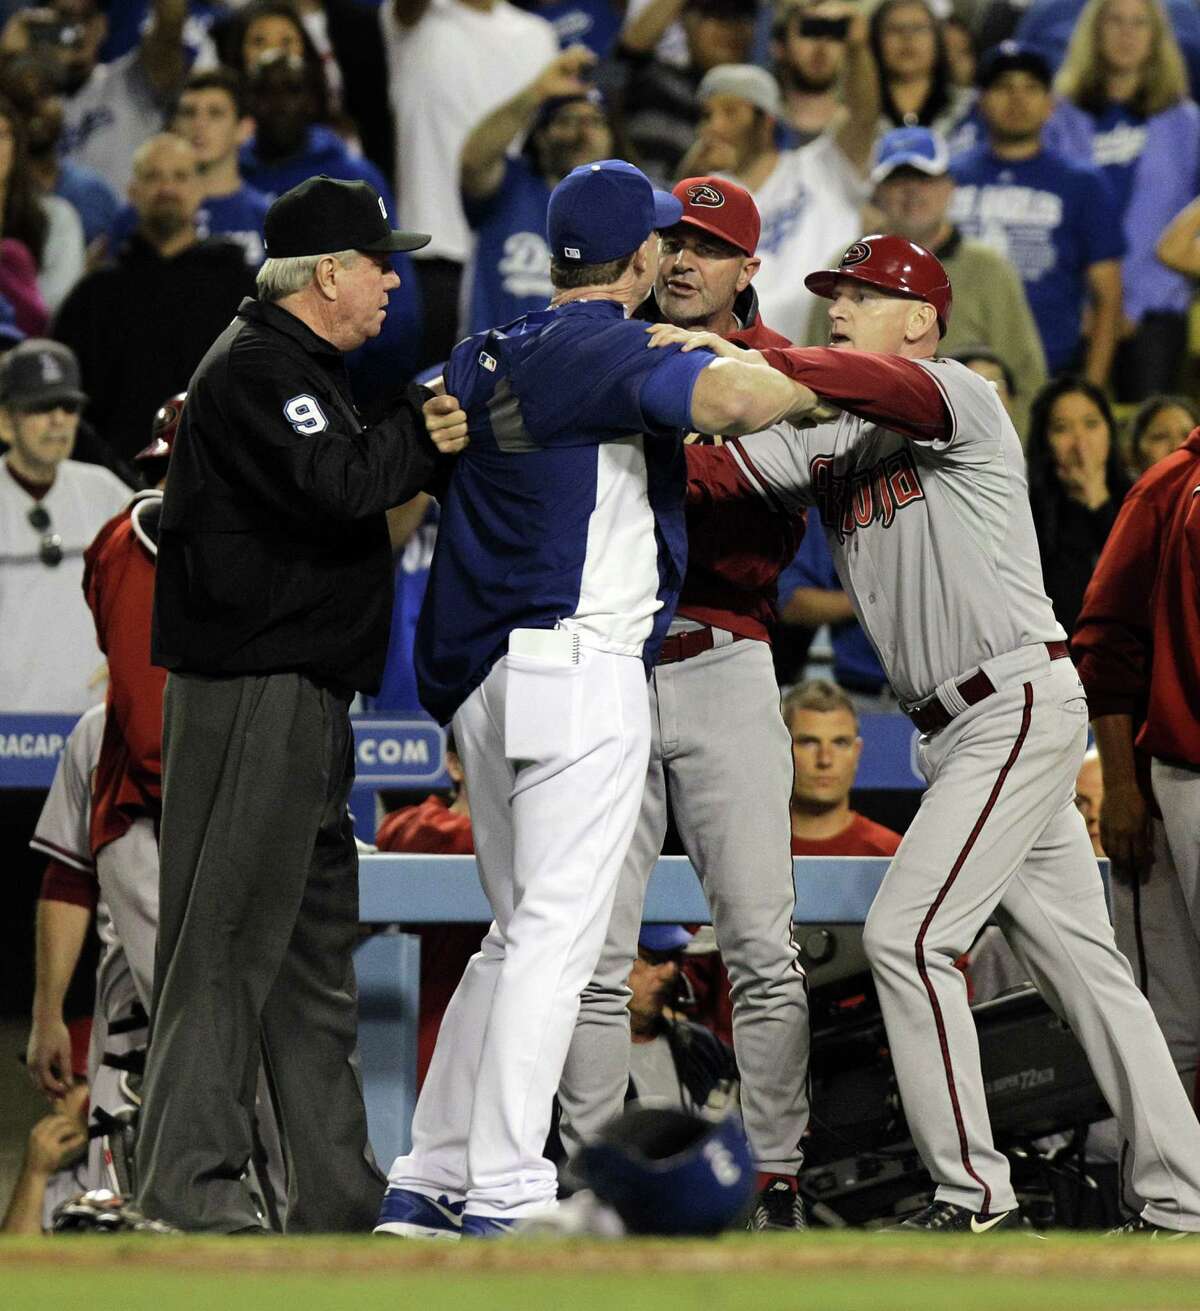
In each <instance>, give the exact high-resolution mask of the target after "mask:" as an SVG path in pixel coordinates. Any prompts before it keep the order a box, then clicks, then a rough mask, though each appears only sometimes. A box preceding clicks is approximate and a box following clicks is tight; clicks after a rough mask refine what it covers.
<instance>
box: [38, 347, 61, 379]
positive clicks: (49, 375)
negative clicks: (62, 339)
mask: <svg viewBox="0 0 1200 1311" xmlns="http://www.w3.org/2000/svg"><path fill="white" fill-rule="evenodd" d="M38 367H39V368H40V369H41V371H42V381H43V382H45V383H52V382H62V381H63V380H64V379H65V378H66V376H67V375H66V374H65V373H63V367H62V365H61V364H60V363H59V362H58V360H56V359H55V358H54V356H53V355H51V354H50V352H49V351H39V352H38Z"/></svg>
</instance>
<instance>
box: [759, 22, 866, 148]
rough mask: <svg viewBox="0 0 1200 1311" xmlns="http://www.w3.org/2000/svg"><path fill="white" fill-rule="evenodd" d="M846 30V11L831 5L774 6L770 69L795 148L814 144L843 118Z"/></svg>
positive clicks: (848, 25)
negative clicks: (842, 88) (842, 90)
mask: <svg viewBox="0 0 1200 1311" xmlns="http://www.w3.org/2000/svg"><path fill="white" fill-rule="evenodd" d="M849 30H850V22H849V18H848V17H847V15H846V13H845V9H844V7H843V6H842V5H840V4H837V3H832V4H831V3H829V0H783V3H781V4H779V5H778V6H777V7H776V10H775V21H774V23H773V24H772V27H771V59H772V68H773V69H774V72H775V77H776V80H777V81H778V82H779V89H780V91H781V92H782V93H783V119H784V121H785V122H786V123H787V126H788V127H789V128H790V129H791V130H792V132H793V133H794V134H795V138H794V144H796V145H799V146H803V145H807V144H808V142H810V141H815V140H816V139H817V137H819V136H820V135H821V133H822V132H826V131H828V130H829V128H831V127H833V126H834V125H835V123H836V122H837V120H838V119H839V118H840V117H841V115H842V112H843V111H842V102H841V97H840V96H839V95H838V88H839V85H840V83H841V78H842V68H843V66H844V64H845V61H846V36H847V34H848V32H849Z"/></svg>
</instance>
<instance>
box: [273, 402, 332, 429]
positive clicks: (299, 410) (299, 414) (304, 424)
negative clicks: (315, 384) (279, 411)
mask: <svg viewBox="0 0 1200 1311" xmlns="http://www.w3.org/2000/svg"><path fill="white" fill-rule="evenodd" d="M283 417H284V418H285V419H287V421H288V423H290V424H291V425H292V427H293V428H295V430H296V431H297V432H302V433H305V434H306V435H308V436H311V435H312V434H313V433H315V432H324V431H325V429H326V428H328V427H329V420H328V419H327V418H326V417H325V411H324V410H323V409H321V407H320V405H319V404H318V403H317V398H316V397H315V396H309V395H308V394H307V393H303V392H302V393H301V394H300V395H299V396H293V397H292V399H291V400H290V401H285V402H284V405H283Z"/></svg>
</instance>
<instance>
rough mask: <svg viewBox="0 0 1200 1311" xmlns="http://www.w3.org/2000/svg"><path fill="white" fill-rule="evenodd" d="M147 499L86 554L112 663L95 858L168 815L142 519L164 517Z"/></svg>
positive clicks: (151, 557)
mask: <svg viewBox="0 0 1200 1311" xmlns="http://www.w3.org/2000/svg"><path fill="white" fill-rule="evenodd" d="M156 499H157V493H141V494H140V495H139V496H137V497H135V498H134V501H133V503H132V505H131V506H130V507H129V508H128V509H126V510H123V511H122V512H121V513H120V514H118V515H116V516H115V517H114V518H112V519H110V520H109V521H108V523H106V524H105V525H104V527H103V528H101V529H100V532H99V533H98V534H97V536H96V540H95V541H94V542H93V543H92V544H91V546H89V547H88V549H87V551H86V552H85V554H84V574H83V592H84V596H85V597H86V598H87V603H88V605H89V606H90V607H91V610H92V616H93V618H94V619H95V621H96V638H97V641H98V642H99V643H100V649H101V650H102V651H103V652H104V654H105V655H106V656H107V657H108V703H107V704H108V711H107V714H106V716H105V720H104V737H103V739H102V741H101V743H100V761H99V764H98V765H97V767H96V777H95V781H94V783H93V786H92V853H93V855H94V854H95V853H96V852H98V851H99V850H100V848H101V847H104V846H106V845H107V844H108V843H110V842H114V841H115V840H116V839H117V838H119V837H122V836H124V834H125V833H126V832H128V830H129V828H130V826H131V825H132V823H133V821H134V820H135V819H137V818H139V817H140V816H150V817H151V818H152V819H154V820H156V821H157V820H158V819H159V818H160V817H161V815H162V729H163V712H162V701H163V689H164V687H165V686H166V679H167V673H166V670H165V669H159V668H157V667H156V666H154V665H152V664H151V663H150V621H151V615H152V613H153V609H154V561H155V556H156V554H157V548H156V546H155V544H154V541H153V539H152V537H151V536H150V534H149V533H148V532H147V531H146V529H145V528H144V527H142V526H136V527H135V523H134V516H135V514H136V515H138V516H139V518H140V516H141V515H142V514H143V513H148V512H149V511H152V510H154V509H157V505H156V504H153V502H154V501H155V500H156Z"/></svg>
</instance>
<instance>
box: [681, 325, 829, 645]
mask: <svg viewBox="0 0 1200 1311" xmlns="http://www.w3.org/2000/svg"><path fill="white" fill-rule="evenodd" d="M752 306H753V308H752V311H751V312H752V314H753V317H752V318H751V319H750V321H749V323H748V326H747V327H745V328H742V329H741V330H740V331H738V332H734V333H731V334H730V336H729V340H730V341H736V342H740V343H741V344H742V345H744V346H748V347H749V348H750V349H751V350H766V349H767V348H768V347H772V346H776V347H778V346H788V345H790V343H789V341H788V339H787V338H786V337H784V336H781V335H780V334H779V333H778V332H773V331H772V330H771V329H770V328H767V327H764V325H763V324H761V323H760V322H759V321H758V318H757V312H756V311H757V305H756V304H754V303H753V302H752ZM696 450H697V448H696V447H694V446H688V447H685V452H686V454H687V459H688V469H689V476H690V471H691V467H692V462H693V461H694V459H695V458H696V457H695V456H694V455H693V452H694V451H696ZM687 533H688V569H687V576H686V577H685V578H684V580H683V591H682V592H681V593H680V597H679V606H678V609H677V613H678V614H680V615H681V616H683V617H684V618H685V619H694V620H695V621H696V622H697V623H701V624H712V625H714V626H715V627H717V628H725V629H728V630H729V631H730V632H731V633H737V634H739V635H740V636H742V637H750V638H754V639H756V640H757V641H760V642H769V641H770V640H771V633H772V630H773V629H774V627H775V584H776V582H777V580H778V578H779V575H780V574H781V573H782V572H783V571H784V569H786V568H787V567H788V565H789V564H791V562H792V560H793V558H794V557H795V555H796V552H797V551H798V550H799V549H800V541H801V539H802V538H803V536H804V516H803V515H795V516H789V515H783V514H764V513H763V509H762V506H761V504H758V505H755V504H752V503H751V502H749V501H730V502H727V503H725V504H722V505H719V506H716V505H689V506H688V507H687Z"/></svg>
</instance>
